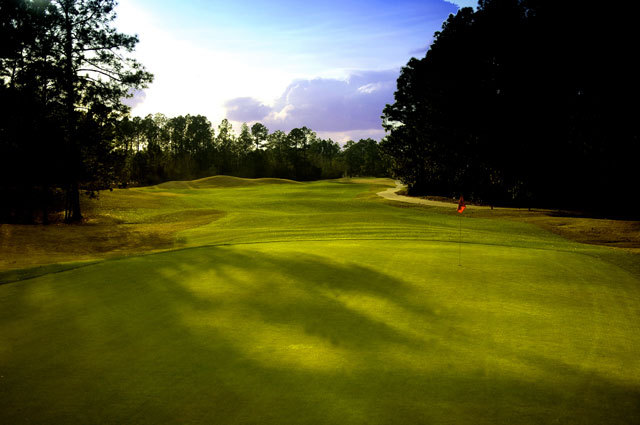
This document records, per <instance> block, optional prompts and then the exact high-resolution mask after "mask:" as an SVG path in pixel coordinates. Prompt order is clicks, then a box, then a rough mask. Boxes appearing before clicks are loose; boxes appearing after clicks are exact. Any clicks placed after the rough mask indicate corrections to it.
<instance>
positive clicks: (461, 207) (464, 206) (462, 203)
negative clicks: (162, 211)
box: [458, 195, 467, 214]
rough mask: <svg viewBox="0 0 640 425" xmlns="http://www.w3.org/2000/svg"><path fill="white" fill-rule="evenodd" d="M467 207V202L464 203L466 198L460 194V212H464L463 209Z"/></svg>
mask: <svg viewBox="0 0 640 425" xmlns="http://www.w3.org/2000/svg"><path fill="white" fill-rule="evenodd" d="M465 208H467V204H465V203H464V198H463V197H462V195H460V200H459V201H458V212H459V213H460V214H462V211H464V209H465Z"/></svg>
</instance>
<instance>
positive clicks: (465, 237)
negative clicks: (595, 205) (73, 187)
mask: <svg viewBox="0 0 640 425" xmlns="http://www.w3.org/2000/svg"><path fill="white" fill-rule="evenodd" d="M392 186H394V183H393V181H391V180H389V179H357V180H356V179H353V180H350V179H340V180H329V181H318V182H310V183H299V182H294V181H287V180H278V179H257V180H246V179H238V178H232V177H224V176H216V177H211V178H208V179H201V180H196V181H191V182H168V183H164V184H161V185H158V186H152V187H147V188H137V189H127V190H115V191H114V192H112V193H109V192H105V193H103V194H102V195H101V197H100V199H99V200H97V201H92V202H93V203H92V204H91V205H90V208H91V211H92V214H93V215H92V217H94V219H95V220H96V224H93V226H94V227H93V228H91V227H90V226H92V224H91V223H90V224H87V225H86V226H84V229H85V230H82V229H80V228H79V229H78V232H79V233H78V234H80V232H89V231H93V232H96V233H95V234H91V235H89V236H86V239H83V241H94V242H95V244H96V246H98V245H99V246H101V247H104V246H107V245H108V246H109V248H108V249H106V248H104V249H102V248H101V249H94V250H92V249H91V248H90V246H88V245H90V243H88V242H86V243H84V245H83V246H82V247H81V248H78V247H76V248H75V249H79V250H80V249H81V251H82V252H81V255H80V254H78V255H75V254H74V252H72V251H69V252H68V253H65V252H66V251H64V250H65V249H71V248H68V247H60V249H59V250H58V251H57V253H50V254H49V255H50V257H48V258H51V259H52V260H53V261H56V262H61V264H57V265H49V266H46V267H40V268H37V269H35V268H33V267H34V266H36V265H37V266H42V265H45V263H46V262H45V260H42V258H46V256H47V253H46V252H44V251H42V250H41V251H38V249H37V248H33V250H32V252H33V253H34V257H33V258H39V260H38V262H37V263H36V262H33V263H30V262H28V261H27V262H24V263H19V261H21V260H15V261H18V263H15V264H22V266H21V267H23V269H22V270H20V269H16V267H11V264H13V263H11V262H9V261H8V260H7V261H5V262H3V263H0V265H3V266H4V269H5V270H4V271H3V270H2V269H0V282H4V283H3V284H0V423H2V424H29V423H32V424H33V423H35V424H66V423H78V424H102V423H105V424H107V423H109V424H161V423H180V424H200V423H202V424H637V423H640V356H639V355H638V353H639V352H640V328H639V325H638V323H640V275H639V274H638V269H637V254H631V253H628V252H626V251H623V250H615V249H612V248H606V247H600V246H596V245H586V244H580V243H577V242H573V241H570V240H567V239H564V238H562V237H560V236H558V235H556V234H553V233H550V232H548V231H546V230H543V229H542V228H540V227H537V226H535V225H533V224H530V223H526V222H522V221H517V220H511V219H506V218H501V217H499V216H498V215H497V216H496V217H492V216H491V212H490V211H484V212H483V213H476V212H474V209H473V207H470V208H469V209H468V210H467V211H465V213H464V215H463V216H462V220H461V221H460V217H459V216H458V215H457V214H456V213H455V209H453V210H452V209H450V208H449V209H447V208H439V207H431V206H420V205H407V204H402V203H398V202H393V201H389V200H385V199H382V198H380V197H378V196H377V195H376V193H377V192H379V191H382V190H385V189H386V188H388V187H392ZM105 223H107V224H105ZM100 226H104V228H103V227H100ZM86 229H89V230H86ZM91 229H93V230H91ZM460 229H462V230H460ZM55 231H56V229H52V230H51V232H55ZM72 231H73V229H72ZM16 232H17V231H16ZM110 232H111V233H110ZM460 232H462V243H461V244H459V237H460ZM47 235H49V234H44V233H43V235H42V238H43V240H44V239H46V238H47V237H52V238H53V237H54V236H51V235H54V233H51V235H49V236H47ZM92 235H93V236H92ZM95 235H98V236H95ZM109 235H111V237H110V236H109ZM7 237H8V236H7ZM21 237H22V236H21ZM83 237H85V236H83ZM25 238H26V236H25ZM91 238H94V239H91ZM100 238H104V240H103V239H100ZM112 238H113V239H115V240H113V239H112ZM118 244H120V245H118ZM80 245H82V244H80ZM0 248H1V249H3V250H6V252H7V253H12V255H17V254H16V253H19V252H23V251H18V249H19V248H17V247H14V248H12V247H10V246H9V245H8V244H5V245H2V246H0ZM25 252H26V251H25ZM78 252H79V251H78ZM0 253H3V251H0ZM73 255H75V256H73ZM70 258H77V259H81V260H83V261H82V262H71V261H70ZM34 261H35V260H34ZM9 269H15V270H9Z"/></svg>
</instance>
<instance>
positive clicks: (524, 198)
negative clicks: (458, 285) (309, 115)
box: [382, 0, 640, 215]
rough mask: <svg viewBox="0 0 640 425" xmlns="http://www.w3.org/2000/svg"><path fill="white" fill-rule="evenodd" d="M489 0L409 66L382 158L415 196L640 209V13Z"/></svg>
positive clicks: (390, 111) (456, 18) (454, 18)
mask: <svg viewBox="0 0 640 425" xmlns="http://www.w3.org/2000/svg"><path fill="white" fill-rule="evenodd" d="M619 9H620V8H618V7H617V6H616V5H609V6H603V5H598V4H596V3H593V2H581V1H577V0H567V1H562V2H557V1H550V0H481V1H480V2H479V4H478V7H477V9H476V10H473V9H471V8H463V9H460V10H459V11H458V12H457V13H456V14H455V15H450V16H449V18H448V19H447V20H446V22H445V23H444V24H443V26H442V30H441V31H439V32H436V33H435V36H434V41H433V43H432V45H431V47H430V49H429V50H428V52H427V54H426V56H425V57H424V58H422V59H416V58H412V59H411V60H410V61H409V62H408V63H407V65H406V66H405V67H404V68H403V69H402V71H401V75H400V77H399V79H398V88H397V91H396V93H395V102H394V103H393V104H390V105H387V106H386V107H385V109H384V112H383V122H384V127H385V129H386V130H387V131H388V133H389V135H388V137H386V139H384V140H383V142H382V146H383V149H384V151H385V152H386V153H387V154H388V155H389V156H390V157H391V158H392V168H393V172H394V173H395V174H396V175H398V176H399V177H400V178H401V179H402V180H403V181H404V182H405V183H407V184H408V185H409V191H410V193H413V194H424V193H426V194H433V195H442V196H459V195H460V194H464V195H465V197H467V198H471V199H474V200H476V201H481V202H486V203H491V204H508V205H521V206H543V207H554V208H575V209H587V210H592V211H595V212H602V213H609V212H611V213H615V214H629V213H631V214H635V215H637V214H638V212H637V211H636V210H634V209H633V208H632V205H633V204H634V203H635V202H634V199H635V196H636V194H637V183H638V178H637V174H636V171H635V170H636V167H637V161H638V157H639V156H638V153H640V152H639V148H638V146H639V144H640V137H639V136H640V127H638V125H637V122H638V117H640V103H639V102H638V101H637V99H638V98H639V94H640V89H639V87H640V84H639V81H640V80H639V79H638V76H639V75H640V69H639V67H638V62H637V61H636V60H635V56H636V54H635V52H637V40H638V39H640V38H639V37H638V31H637V25H636V24H635V23H634V22H632V20H633V19H635V16H637V14H634V13H632V11H631V10H628V11H627V12H625V11H624V10H621V9H620V10H619Z"/></svg>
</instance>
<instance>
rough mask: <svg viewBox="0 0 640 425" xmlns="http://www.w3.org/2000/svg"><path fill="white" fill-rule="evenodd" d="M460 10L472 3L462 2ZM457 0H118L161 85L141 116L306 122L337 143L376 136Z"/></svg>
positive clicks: (137, 109) (139, 53) (138, 107)
mask: <svg viewBox="0 0 640 425" xmlns="http://www.w3.org/2000/svg"><path fill="white" fill-rule="evenodd" d="M456 3H457V4H458V5H460V6H466V5H471V4H473V3H474V2H462V1H456ZM458 5H456V4H453V3H451V2H447V1H444V0H423V1H404V0H400V1H396V2H388V1H386V2H383V1H366V2H365V1H346V0H343V1H325V2H313V1H307V2H304V1H291V0H277V1H269V2H261V1H255V0H249V1H239V0H238V1H234V2H221V1H204V0H183V1H169V0H155V1H152V0H121V1H120V4H119V6H118V9H117V11H118V15H119V16H118V20H117V23H116V25H117V26H118V28H119V29H120V30H121V31H123V32H126V33H129V34H132V33H136V34H138V35H139V37H140V43H139V45H138V47H137V49H136V54H135V55H136V57H137V58H138V59H139V60H140V61H141V62H142V63H143V64H144V65H145V66H146V67H147V68H148V69H149V70H150V71H151V72H152V73H153V74H154V75H155V77H156V78H155V81H154V83H152V85H151V86H150V87H149V88H148V89H146V90H145V91H144V93H139V94H138V95H137V97H136V98H135V99H133V101H132V103H131V104H132V105H133V106H134V108H133V114H134V115H146V114H148V113H156V112H162V113H164V114H166V115H168V116H175V115H181V114H187V113H190V114H202V115H206V116H207V117H208V118H209V119H210V120H211V121H212V123H213V124H214V125H217V124H218V123H219V122H220V121H221V120H222V118H225V117H227V118H229V119H230V120H232V122H233V123H234V126H235V127H236V128H239V125H240V123H241V122H243V121H247V122H249V123H252V122H255V121H261V122H263V123H265V124H266V125H267V127H268V128H269V129H270V130H271V131H273V130H278V129H280V130H284V131H288V130H290V129H291V128H293V127H301V126H303V125H306V126H308V127H310V128H312V129H313V130H315V131H316V132H317V133H318V134H319V135H320V136H322V137H332V138H333V139H334V140H336V141H340V142H344V141H346V140H347V139H356V140H357V139H359V138H361V137H374V138H376V139H379V138H381V137H382V136H383V135H384V132H383V131H382V129H381V127H380V114H381V113H382V108H383V107H384V105H385V104H386V103H391V102H393V92H394V90H395V81H396V79H397V77H398V74H399V70H400V67H401V66H403V65H404V64H406V63H407V61H408V60H409V59H410V58H411V57H412V56H416V57H422V56H424V53H425V52H426V49H427V47H428V45H429V43H430V42H431V40H432V36H433V33H434V31H437V30H438V29H440V27H441V25H442V22H443V20H444V19H446V17H447V16H448V15H449V14H450V13H455V12H456V10H457V9H458Z"/></svg>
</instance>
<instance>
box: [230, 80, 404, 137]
mask: <svg viewBox="0 0 640 425" xmlns="http://www.w3.org/2000/svg"><path fill="white" fill-rule="evenodd" d="M398 75H399V70H386V71H360V72H353V73H352V74H351V75H350V76H349V78H347V79H346V80H340V79H331V78H316V79H311V80H295V81H293V82H292V83H291V84H289V86H288V87H287V88H286V89H285V91H284V93H282V95H281V96H280V97H279V98H278V99H277V100H276V101H275V102H274V104H273V106H269V105H265V104H263V103H262V102H260V101H258V100H256V99H254V98H251V97H238V98H235V99H231V100H229V101H228V102H226V103H225V108H226V111H227V117H228V118H229V119H230V120H232V121H238V122H254V121H260V122H262V123H263V124H265V125H266V126H267V127H268V128H269V129H270V130H283V131H289V130H291V129H292V128H296V127H302V126H307V127H309V128H311V129H312V130H314V131H316V132H319V133H336V134H338V133H339V134H347V133H349V132H356V131H357V132H358V133H361V134H365V133H366V131H369V132H375V133H376V134H382V133H381V128H382V127H381V126H382V120H381V118H380V115H382V109H383V108H384V106H385V105H386V104H387V103H393V93H394V91H395V89H396V80H397V78H398Z"/></svg>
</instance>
